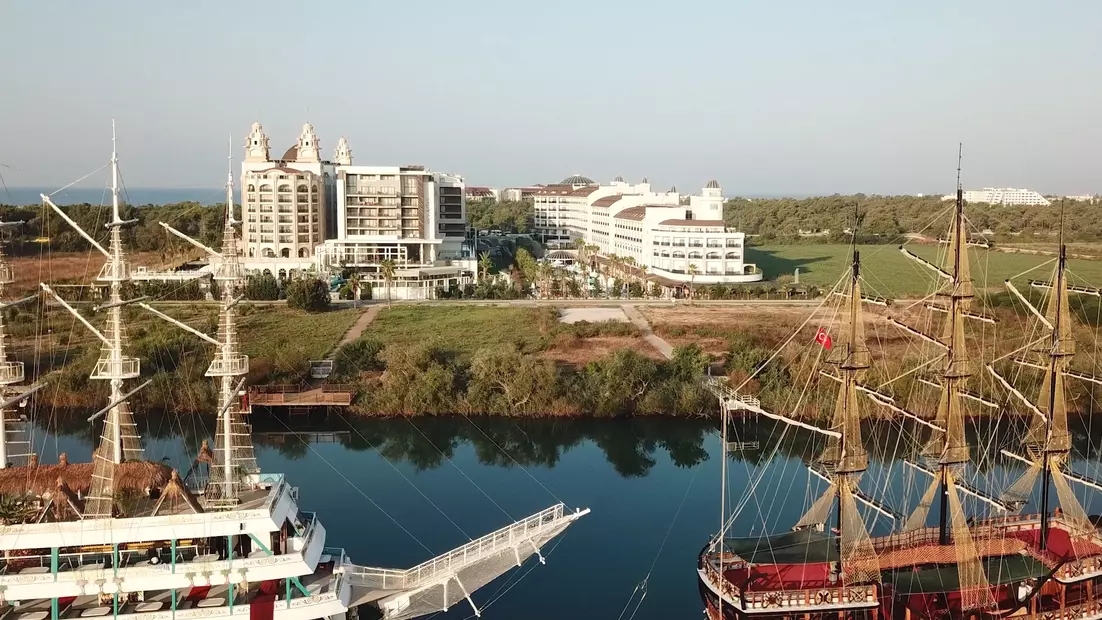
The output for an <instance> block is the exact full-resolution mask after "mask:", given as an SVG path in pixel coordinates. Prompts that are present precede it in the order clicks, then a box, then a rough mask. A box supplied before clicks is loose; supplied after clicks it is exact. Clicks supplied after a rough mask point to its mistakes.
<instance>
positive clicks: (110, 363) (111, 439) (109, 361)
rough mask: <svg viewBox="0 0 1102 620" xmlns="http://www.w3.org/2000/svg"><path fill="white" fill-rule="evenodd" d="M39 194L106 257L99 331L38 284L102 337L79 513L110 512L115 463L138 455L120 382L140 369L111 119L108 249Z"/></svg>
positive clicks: (95, 515)
mask: <svg viewBox="0 0 1102 620" xmlns="http://www.w3.org/2000/svg"><path fill="white" fill-rule="evenodd" d="M42 199H43V200H44V201H45V202H46V204H47V205H49V206H50V208H52V209H53V210H54V212H55V213H57V214H58V216H60V217H61V219H63V220H65V221H66V222H68V223H69V225H71V226H72V227H73V228H74V229H75V230H76V231H77V232H78V233H79V234H80V235H81V236H82V237H84V238H85V240H87V241H88V242H89V243H90V244H91V245H92V247H93V248H95V249H96V250H98V251H99V252H100V253H101V254H103V255H104V256H105V257H106V258H107V261H106V263H105V264H104V265H103V268H102V269H101V270H100V273H99V276H98V277H97V280H98V281H99V282H106V283H107V284H108V302H107V303H106V304H102V305H100V306H98V307H97V308H96V310H107V326H106V328H105V329H104V331H103V332H100V331H99V330H97V329H96V328H95V327H93V326H92V325H91V324H90V323H89V322H88V321H87V320H86V319H85V318H84V317H83V316H82V315H80V314H79V313H78V312H77V311H76V310H74V309H73V308H72V306H70V305H69V304H68V303H66V302H65V300H63V299H62V298H61V297H60V296H58V295H57V293H55V292H54V291H53V290H52V289H51V288H50V287H49V286H48V285H46V284H42V288H43V290H45V291H46V292H47V293H49V294H50V295H52V296H53V297H54V298H55V299H56V300H57V301H58V302H59V303H61V305H62V306H64V307H65V309H66V310H68V311H69V312H70V313H72V314H73V315H74V316H75V317H76V318H77V320H79V321H80V322H81V323H83V324H84V326H85V327H87V328H88V329H89V330H90V331H92V333H93V334H94V335H95V336H96V337H97V338H99V339H100V341H101V342H102V343H103V346H102V347H101V349H100V358H99V360H98V361H97V362H96V366H95V368H94V369H93V370H92V374H91V376H90V378H92V379H99V380H102V381H109V382H110V386H111V388H110V401H109V405H108V408H107V410H106V414H107V416H106V418H105V421H104V426H103V434H102V435H101V437H100V443H99V445H98V446H97V448H96V451H95V453H94V454H93V456H92V459H93V467H92V484H91V488H90V489H89V492H88V499H87V502H86V504H85V512H84V517H85V518H110V517H112V516H113V515H114V506H115V470H116V467H117V466H118V465H119V464H120V463H122V462H123V461H124V460H134V459H140V458H141V456H142V452H143V450H142V446H141V438H140V437H139V435H138V432H137V425H135V424H134V415H133V413H132V412H131V411H130V407H129V404H128V402H127V398H129V397H130V395H131V394H132V393H133V392H130V393H125V394H124V393H123V382H124V381H125V380H127V379H133V378H135V377H137V376H138V374H139V371H140V363H139V361H138V359H137V358H134V357H128V356H126V355H125V354H124V351H123V349H124V347H125V344H126V334H125V331H124V330H125V327H124V324H123V319H122V308H123V306H125V305H127V304H129V303H132V301H133V300H131V301H124V300H123V298H122V285H123V284H124V283H125V282H127V281H129V280H130V263H129V262H128V261H127V258H126V255H125V253H124V252H123V248H122V228H123V227H124V226H127V225H130V224H133V223H134V222H136V220H123V219H122V217H121V215H120V211H119V157H118V150H117V148H116V141H115V123H114V121H112V122H111V221H110V222H109V223H108V224H107V228H108V229H110V235H111V239H110V243H109V249H104V248H103V246H101V245H100V244H99V243H97V242H96V241H95V239H93V238H92V236H91V235H89V234H88V233H87V232H86V231H85V230H84V229H82V228H81V227H80V226H79V225H78V224H77V223H76V222H74V221H73V220H72V219H71V218H69V216H67V215H66V214H65V213H64V212H63V211H62V210H61V209H60V208H58V206H57V205H55V204H54V203H53V201H51V200H50V198H49V197H48V196H46V195H43V196H42Z"/></svg>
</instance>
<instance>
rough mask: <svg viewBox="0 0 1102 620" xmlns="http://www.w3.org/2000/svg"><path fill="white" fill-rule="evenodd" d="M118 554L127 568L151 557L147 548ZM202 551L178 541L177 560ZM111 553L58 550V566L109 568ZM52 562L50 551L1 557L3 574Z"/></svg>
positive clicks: (121, 565) (166, 545)
mask: <svg viewBox="0 0 1102 620" xmlns="http://www.w3.org/2000/svg"><path fill="white" fill-rule="evenodd" d="M169 545H170V543H168V542H167V541H166V542H165V543H164V544H163V547H164V549H165V550H167V549H168V548H169ZM118 554H119V568H126V567H129V566H134V565H137V564H141V563H144V562H146V561H147V560H149V559H150V555H149V550H148V549H120V550H119V551H118ZM201 555H203V554H202V553H200V549H199V546H198V545H196V544H186V545H177V547H176V561H177V562H189V561H191V560H193V559H195V558H196V557H199V556H201ZM112 561H113V560H112V553H111V551H110V550H109V549H105V550H98V549H97V550H95V551H85V552H77V553H59V554H58V555H57V570H58V572H64V571H75V570H81V569H84V568H110V567H111V563H112ZM161 561H162V562H168V561H170V560H161ZM52 565H53V558H52V557H51V556H50V555H49V554H40V555H20V556H12V557H9V558H7V559H5V560H0V575H16V574H22V573H23V572H24V571H26V573H27V574H34V573H39V574H45V572H43V571H41V570H33V571H28V570H27V569H42V568H45V569H47V571H46V572H48V570H49V569H50V567H51V566H52Z"/></svg>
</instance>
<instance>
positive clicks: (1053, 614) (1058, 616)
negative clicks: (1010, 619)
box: [1014, 599, 1102, 620]
mask: <svg viewBox="0 0 1102 620" xmlns="http://www.w3.org/2000/svg"><path fill="white" fill-rule="evenodd" d="M1099 617H1102V599H1097V600H1091V601H1087V602H1085V603H1080V604H1078V605H1069V606H1067V607H1064V608H1063V609H1053V610H1052V611H1038V612H1037V613H1035V614H1030V613H1026V614H1023V615H1020V616H1014V618H1015V620H1084V619H1086V618H1099Z"/></svg>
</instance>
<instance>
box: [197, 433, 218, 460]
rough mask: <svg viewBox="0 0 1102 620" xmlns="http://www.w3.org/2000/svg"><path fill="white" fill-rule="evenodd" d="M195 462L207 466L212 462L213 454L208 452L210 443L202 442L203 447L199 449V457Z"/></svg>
mask: <svg viewBox="0 0 1102 620" xmlns="http://www.w3.org/2000/svg"><path fill="white" fill-rule="evenodd" d="M195 460H196V461H197V462H199V463H207V464H208V465H209V464H211V463H213V462H214V453H213V452H211V451H210V443H209V442H208V441H207V440H206V439H204V440H203V445H202V446H200V447H199V456H198V457H197V458H196V459H195Z"/></svg>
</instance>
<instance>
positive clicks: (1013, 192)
mask: <svg viewBox="0 0 1102 620" xmlns="http://www.w3.org/2000/svg"><path fill="white" fill-rule="evenodd" d="M956 198H957V197H956V195H949V196H942V198H941V199H942V200H956ZM964 202H970V203H978V202H983V203H987V204H991V205H1003V206H1006V205H1039V206H1048V205H1049V204H1051V203H1050V202H1049V200H1048V199H1047V198H1045V197H1044V196H1042V195H1041V194H1039V193H1038V192H1035V191H1033V190H1031V189H1014V188H1013V187H985V188H983V189H970V190H965V191H964Z"/></svg>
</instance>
